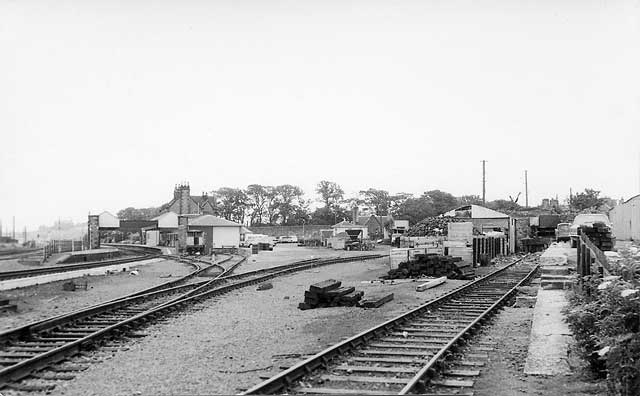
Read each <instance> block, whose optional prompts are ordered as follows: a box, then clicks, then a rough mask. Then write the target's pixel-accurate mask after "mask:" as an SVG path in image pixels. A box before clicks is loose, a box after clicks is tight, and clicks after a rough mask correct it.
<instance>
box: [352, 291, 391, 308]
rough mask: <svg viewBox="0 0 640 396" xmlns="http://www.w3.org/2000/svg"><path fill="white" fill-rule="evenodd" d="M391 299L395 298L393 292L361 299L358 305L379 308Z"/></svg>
mask: <svg viewBox="0 0 640 396" xmlns="http://www.w3.org/2000/svg"><path fill="white" fill-rule="evenodd" d="M391 300H393V293H389V294H385V295H382V296H376V297H368V298H367V299H365V300H362V301H360V303H359V304H358V305H359V306H361V307H363V308H379V307H381V306H383V305H384V304H386V303H387V302H389V301H391Z"/></svg>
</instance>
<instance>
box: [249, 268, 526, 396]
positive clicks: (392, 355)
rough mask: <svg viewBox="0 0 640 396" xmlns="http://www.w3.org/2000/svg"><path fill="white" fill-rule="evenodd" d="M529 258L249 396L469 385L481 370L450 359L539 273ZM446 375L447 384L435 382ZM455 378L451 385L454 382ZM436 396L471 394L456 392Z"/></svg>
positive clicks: (298, 367)
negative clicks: (449, 365) (450, 365)
mask: <svg viewBox="0 0 640 396" xmlns="http://www.w3.org/2000/svg"><path fill="white" fill-rule="evenodd" d="M536 269H537V263H536V262H535V260H531V258H530V257H525V258H521V259H519V260H516V261H515V262H513V263H511V264H510V265H508V266H506V267H504V268H502V269H499V270H497V271H494V272H492V273H491V274H489V275H487V276H485V277H482V278H480V279H477V280H475V281H473V282H471V283H469V284H467V285H465V286H463V287H461V288H459V289H456V290H453V291H452V292H449V293H447V294H445V295H444V296H441V297H439V298H437V299H436V300H433V301H431V302H429V303H427V304H424V305H422V306H420V307H418V308H416V309H413V310H411V311H409V312H407V313H405V314H403V315H400V316H398V317H396V318H394V319H391V320H389V321H387V322H385V323H383V324H381V325H378V326H376V327H374V328H372V329H369V330H367V331H364V332H362V333H360V334H358V335H356V336H354V337H351V338H349V339H347V340H345V341H342V342H340V343H338V344H336V345H334V346H332V347H330V348H328V349H326V350H324V351H322V352H320V353H318V354H316V355H314V356H312V357H310V358H309V359H307V360H305V361H303V362H300V363H298V364H296V365H295V366H293V367H291V368H289V369H287V370H285V371H283V372H281V373H279V374H277V375H276V376H274V377H272V378H270V379H268V380H266V381H264V382H262V383H260V384H258V385H256V386H254V387H253V388H251V389H249V390H247V391H246V392H245V393H243V394H282V393H286V394H370V395H381V394H385V395H388V394H407V393H416V392H417V393H424V392H425V390H427V386H428V385H431V387H432V388H433V387H434V386H435V385H441V386H442V387H447V386H456V385H457V386H460V385H462V384H465V385H468V384H469V382H470V381H469V380H468V378H469V377H468V376H472V375H477V374H476V372H477V370H469V369H468V368H466V369H465V368H464V367H463V368H460V369H455V370H448V371H443V370H442V369H443V367H444V365H443V362H444V361H445V359H447V358H449V357H451V356H452V354H453V353H454V352H455V350H456V349H457V348H459V347H460V346H461V345H462V344H463V343H464V342H465V341H466V339H467V338H468V337H469V336H470V335H471V334H473V333H474V332H475V331H476V330H477V329H478V328H479V327H480V326H481V325H482V323H483V322H484V321H485V320H486V319H487V318H488V317H490V315H491V314H492V313H494V312H495V311H496V310H497V309H498V308H499V307H501V306H502V305H503V304H505V303H506V302H507V301H508V300H509V299H510V298H511V297H512V296H513V295H514V294H515V293H516V287H518V286H520V285H521V284H523V283H524V282H526V281H527V280H528V279H529V278H530V277H531V276H532V275H533V274H534V272H535V271H536ZM436 374H440V375H441V376H442V377H443V378H444V380H437V381H436V380H434V376H435V375H436ZM447 381H448V382H447ZM429 394H432V395H445V394H464V393H457V392H456V393H451V392H442V393H440V392H437V393H429Z"/></svg>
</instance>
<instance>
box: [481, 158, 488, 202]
mask: <svg viewBox="0 0 640 396" xmlns="http://www.w3.org/2000/svg"><path fill="white" fill-rule="evenodd" d="M486 162H487V161H486V160H482V204H483V205H484V204H486V203H487V201H486V199H485V198H486V197H485V195H486V191H487V190H486V182H487V179H486V172H485V163H486Z"/></svg>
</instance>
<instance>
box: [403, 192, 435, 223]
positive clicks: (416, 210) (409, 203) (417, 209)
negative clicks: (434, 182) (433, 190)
mask: <svg viewBox="0 0 640 396" xmlns="http://www.w3.org/2000/svg"><path fill="white" fill-rule="evenodd" d="M434 215H435V212H434V210H433V204H432V203H431V200H430V199H429V197H427V196H425V195H422V196H421V197H419V198H407V199H406V200H405V201H404V202H402V204H401V205H400V207H399V208H398V213H397V217H398V218H404V219H406V220H409V223H410V224H412V225H413V224H416V223H417V222H419V221H420V220H422V219H424V218H425V217H430V216H434Z"/></svg>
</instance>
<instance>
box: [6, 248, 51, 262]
mask: <svg viewBox="0 0 640 396" xmlns="http://www.w3.org/2000/svg"><path fill="white" fill-rule="evenodd" d="M38 251H42V249H20V250H10V251H2V252H0V261H2V260H15V259H18V258H21V257H27V256H30V255H32V254H35V253H37V252H38Z"/></svg>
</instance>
